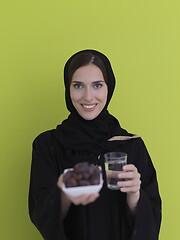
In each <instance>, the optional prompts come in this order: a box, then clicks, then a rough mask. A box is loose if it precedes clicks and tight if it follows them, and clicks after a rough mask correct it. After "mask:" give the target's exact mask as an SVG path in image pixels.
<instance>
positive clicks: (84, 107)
mask: <svg viewBox="0 0 180 240" xmlns="http://www.w3.org/2000/svg"><path fill="white" fill-rule="evenodd" d="M96 105H97V104H82V107H83V109H84V110H86V111H92V110H94V108H95V107H96Z"/></svg>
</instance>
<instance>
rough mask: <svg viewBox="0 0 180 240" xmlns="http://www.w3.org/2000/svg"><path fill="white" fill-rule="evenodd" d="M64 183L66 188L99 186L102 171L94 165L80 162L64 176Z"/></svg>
mask: <svg viewBox="0 0 180 240" xmlns="http://www.w3.org/2000/svg"><path fill="white" fill-rule="evenodd" d="M63 181H64V184H65V186H66V187H77V186H88V185H97V184H99V183H100V170H99V168H98V166H95V165H94V164H89V163H87V162H80V163H77V164H76V165H75V166H74V168H73V170H69V171H68V172H66V173H65V174H64V177H63Z"/></svg>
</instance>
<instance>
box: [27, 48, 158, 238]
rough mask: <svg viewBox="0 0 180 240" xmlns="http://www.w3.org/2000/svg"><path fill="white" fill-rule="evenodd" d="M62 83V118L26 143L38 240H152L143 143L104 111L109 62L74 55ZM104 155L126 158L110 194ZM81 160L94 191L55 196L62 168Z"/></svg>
mask: <svg viewBox="0 0 180 240" xmlns="http://www.w3.org/2000/svg"><path fill="white" fill-rule="evenodd" d="M64 83H65V90H66V105H67V108H68V110H69V111H70V115H69V117H68V119H66V120H64V121H63V122H62V124H60V125H58V126H57V128H56V129H53V130H50V131H47V132H45V133H42V134H40V135H39V136H38V137H37V138H36V139H35V140H34V142H33V159H32V168H31V182H30V191H29V212H30V217H31V220H32V222H33V223H34V224H35V226H36V227H37V229H38V230H39V231H40V233H41V234H42V236H43V237H44V239H46V240H60V239H61V240H67V239H68V240H130V239H131V240H145V239H146V240H157V239H158V235H159V228H160V223H161V199H160V196H159V191H158V184H157V179H156V171H155V169H154V166H153V164H152V161H151V158H150V156H149V154H148V152H147V149H146V147H145V145H144V142H143V140H142V139H141V138H140V137H139V136H137V135H133V134H130V133H128V132H127V131H126V130H124V129H123V128H121V126H120V124H119V122H118V120H117V119H116V118H115V117H114V116H112V115H111V114H110V113H109V112H108V110H107V107H108V104H109V102H110V100H111V97H112V94H113V91H114V87H115V77H114V74H113V71H112V68H111V64H110V62H109V60H108V59H107V57H106V56H105V55H103V54H102V53H100V52H98V51H94V50H84V51H81V52H78V53H76V54H75V55H73V56H72V57H71V58H70V59H69V60H68V61H67V63H66V65H65V68H64ZM107 152H125V153H126V154H127V156H128V160H127V165H126V166H123V169H121V174H118V177H117V179H116V182H117V188H116V189H117V190H111V189H109V188H108V187H107V181H106V169H105V165H104V161H105V159H104V154H105V153H107ZM81 162H88V163H90V164H94V165H99V166H100V167H101V168H100V169H102V174H103V182H104V183H103V187H102V189H101V191H100V192H99V193H97V192H96V193H89V192H88V190H87V192H86V193H85V194H82V195H80V196H77V197H74V196H70V195H68V194H67V193H65V192H64V191H63V187H62V186H63V176H64V175H63V172H64V169H67V168H73V167H74V166H75V165H76V164H77V163H81ZM84 171H85V170H84ZM76 178H78V176H76ZM122 178H123V181H122Z"/></svg>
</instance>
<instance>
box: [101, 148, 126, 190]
mask: <svg viewBox="0 0 180 240" xmlns="http://www.w3.org/2000/svg"><path fill="white" fill-rule="evenodd" d="M104 158H105V170H106V179H107V187H108V188H109V189H112V190H117V189H120V187H119V186H117V182H119V181H124V179H121V178H119V177H118V174H119V173H120V172H122V171H123V169H122V168H123V166H124V165H126V164H127V154H126V153H124V152H108V153H105V154H104Z"/></svg>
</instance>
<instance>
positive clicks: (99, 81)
mask: <svg viewBox="0 0 180 240" xmlns="http://www.w3.org/2000/svg"><path fill="white" fill-rule="evenodd" d="M72 82H73V83H83V82H81V81H72ZM101 82H105V81H104V80H98V81H94V82H93V83H101Z"/></svg>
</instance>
